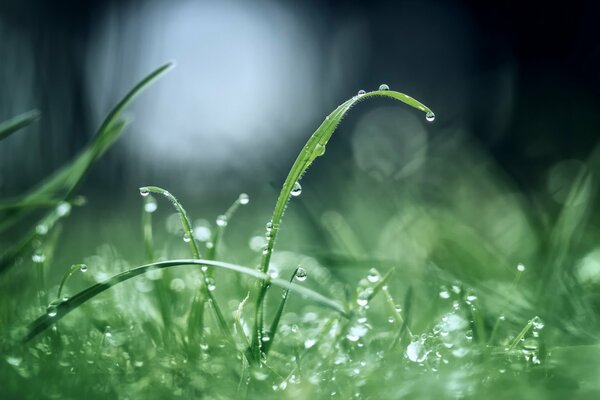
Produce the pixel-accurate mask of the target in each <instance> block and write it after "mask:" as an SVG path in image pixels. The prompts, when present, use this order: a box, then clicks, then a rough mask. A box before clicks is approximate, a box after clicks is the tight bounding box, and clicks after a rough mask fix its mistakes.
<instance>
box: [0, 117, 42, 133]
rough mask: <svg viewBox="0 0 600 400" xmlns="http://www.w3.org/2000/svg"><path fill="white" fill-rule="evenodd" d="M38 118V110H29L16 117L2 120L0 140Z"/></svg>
mask: <svg viewBox="0 0 600 400" xmlns="http://www.w3.org/2000/svg"><path fill="white" fill-rule="evenodd" d="M38 118H40V112H39V111H38V110H31V111H27V112H25V113H23V114H20V115H17V116H16V117H12V118H11V119H9V120H8V121H4V122H2V123H1V124H0V140H3V139H6V138H7V137H9V136H10V135H12V134H13V133H15V132H16V131H18V130H19V129H21V128H24V127H26V126H27V125H29V124H31V123H32V122H34V121H36V120H37V119H38Z"/></svg>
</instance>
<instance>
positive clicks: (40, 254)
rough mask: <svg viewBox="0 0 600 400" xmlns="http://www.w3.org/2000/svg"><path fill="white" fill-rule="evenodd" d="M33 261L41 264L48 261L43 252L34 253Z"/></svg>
mask: <svg viewBox="0 0 600 400" xmlns="http://www.w3.org/2000/svg"><path fill="white" fill-rule="evenodd" d="M31 260H32V261H33V262H34V263H37V264H41V263H43V262H44V261H46V256H45V255H44V253H43V252H42V251H41V250H36V251H35V252H34V253H33V255H32V256H31Z"/></svg>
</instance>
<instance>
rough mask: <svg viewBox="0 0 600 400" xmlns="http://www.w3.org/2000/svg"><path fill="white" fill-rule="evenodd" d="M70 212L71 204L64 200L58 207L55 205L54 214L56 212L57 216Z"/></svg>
mask: <svg viewBox="0 0 600 400" xmlns="http://www.w3.org/2000/svg"><path fill="white" fill-rule="evenodd" d="M70 212H71V204H69V203H67V202H66V201H62V202H61V203H60V204H59V205H58V207H56V214H58V216H59V217H64V216H66V215H68V214H69V213H70Z"/></svg>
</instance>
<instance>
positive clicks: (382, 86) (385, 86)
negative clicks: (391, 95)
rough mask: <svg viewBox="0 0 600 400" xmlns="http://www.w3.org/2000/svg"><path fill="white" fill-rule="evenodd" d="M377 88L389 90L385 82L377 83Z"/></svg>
mask: <svg viewBox="0 0 600 400" xmlns="http://www.w3.org/2000/svg"><path fill="white" fill-rule="evenodd" d="M379 90H383V91H386V90H390V87H389V86H388V85H386V84H385V83H382V84H381V85H379Z"/></svg>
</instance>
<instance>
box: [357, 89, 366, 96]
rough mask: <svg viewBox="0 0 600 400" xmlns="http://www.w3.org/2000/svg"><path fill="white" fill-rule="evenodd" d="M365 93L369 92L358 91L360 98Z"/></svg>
mask: <svg viewBox="0 0 600 400" xmlns="http://www.w3.org/2000/svg"><path fill="white" fill-rule="evenodd" d="M365 93H367V92H365V91H364V90H362V89H360V90H359V91H358V96H359V97H360V96H362V95H364V94H365Z"/></svg>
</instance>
